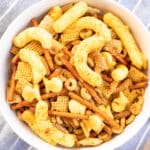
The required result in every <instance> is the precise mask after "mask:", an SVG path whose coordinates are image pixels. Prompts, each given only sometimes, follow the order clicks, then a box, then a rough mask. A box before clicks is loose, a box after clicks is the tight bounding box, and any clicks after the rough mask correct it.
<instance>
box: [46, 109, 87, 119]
mask: <svg viewBox="0 0 150 150" xmlns="http://www.w3.org/2000/svg"><path fill="white" fill-rule="evenodd" d="M48 114H49V115H54V116H59V117H65V118H75V119H89V117H88V116H86V115H81V114H74V113H68V112H59V111H51V110H49V111H48Z"/></svg>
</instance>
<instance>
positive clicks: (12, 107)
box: [11, 100, 36, 110]
mask: <svg viewBox="0 0 150 150" xmlns="http://www.w3.org/2000/svg"><path fill="white" fill-rule="evenodd" d="M34 103H36V101H35V100H34V101H32V102H28V101H22V102H20V103H18V104H12V105H11V109H12V110H16V109H20V108H22V107H25V106H28V105H31V104H34Z"/></svg>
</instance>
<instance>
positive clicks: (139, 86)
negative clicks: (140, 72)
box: [131, 81, 148, 89]
mask: <svg viewBox="0 0 150 150" xmlns="http://www.w3.org/2000/svg"><path fill="white" fill-rule="evenodd" d="M147 85H148V82H147V81H143V82H138V83H135V84H133V85H132V86H131V89H139V88H145V87H146V86H147Z"/></svg>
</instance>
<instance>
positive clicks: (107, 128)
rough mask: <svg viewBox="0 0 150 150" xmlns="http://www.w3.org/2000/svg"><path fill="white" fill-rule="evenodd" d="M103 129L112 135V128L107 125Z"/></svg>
mask: <svg viewBox="0 0 150 150" xmlns="http://www.w3.org/2000/svg"><path fill="white" fill-rule="evenodd" d="M103 130H104V131H105V132H106V133H108V134H109V135H112V131H111V128H110V127H108V126H107V125H105V126H104V128H103Z"/></svg>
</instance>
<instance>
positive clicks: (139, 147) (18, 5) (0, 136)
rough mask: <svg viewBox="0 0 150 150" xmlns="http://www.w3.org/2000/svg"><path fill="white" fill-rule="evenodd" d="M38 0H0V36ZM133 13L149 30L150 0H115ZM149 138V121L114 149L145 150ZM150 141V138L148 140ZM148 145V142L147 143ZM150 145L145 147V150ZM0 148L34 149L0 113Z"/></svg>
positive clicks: (15, 149)
mask: <svg viewBox="0 0 150 150" xmlns="http://www.w3.org/2000/svg"><path fill="white" fill-rule="evenodd" d="M38 1H39V0H0V37H1V36H2V34H3V33H4V31H5V30H6V28H7V27H8V25H9V24H10V23H11V22H12V21H13V19H14V18H16V16H17V15H19V14H20V13H21V12H22V11H23V10H24V9H26V8H28V7H29V6H31V5H33V4H35V3H37V2H38ZM116 1H117V2H118V3H121V4H122V5H124V6H125V7H127V8H128V9H130V10H131V11H132V12H133V13H134V14H136V15H137V16H138V17H139V18H140V20H141V21H142V22H143V23H144V24H145V26H146V27H147V28H148V29H149V30H150V0H116ZM149 139H150V121H148V122H147V123H146V124H145V125H144V127H143V128H142V129H141V130H140V131H139V132H138V133H137V134H136V135H135V136H134V137H133V138H132V139H130V140H129V141H128V142H127V143H125V144H124V145H122V146H121V147H119V148H117V149H116V150H143V149H144V150H146V149H145V148H143V147H144V145H145V143H146V142H147V141H148V140H149ZM149 141H150V140H149ZM147 145H149V146H150V144H147ZM148 149H149V150H150V147H149V148H148V147H147V150H148ZM0 150H35V148H33V147H31V146H30V145H28V144H27V143H25V142H24V141H23V140H21V139H20V138H19V137H18V136H17V135H16V134H15V133H14V132H13V131H12V130H11V129H10V127H9V126H8V124H7V123H6V122H5V120H4V119H3V117H2V115H1V113H0Z"/></svg>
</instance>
